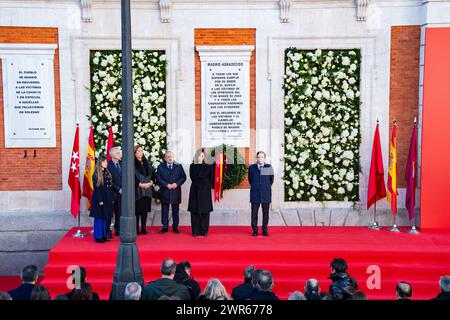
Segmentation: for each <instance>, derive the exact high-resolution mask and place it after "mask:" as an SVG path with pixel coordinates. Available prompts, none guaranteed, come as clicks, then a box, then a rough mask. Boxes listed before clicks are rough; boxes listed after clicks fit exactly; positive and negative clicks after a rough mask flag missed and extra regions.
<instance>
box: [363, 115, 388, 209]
mask: <svg viewBox="0 0 450 320" xmlns="http://www.w3.org/2000/svg"><path fill="white" fill-rule="evenodd" d="M384 197H386V186H385V184H384V168H383V156H382V154H381V143H380V130H379V125H378V123H377V128H376V129H375V135H374V137H373V146H372V161H371V163H370V174H369V187H368V190H367V209H369V208H370V207H371V206H372V204H374V203H375V202H377V201H378V200H380V199H383V198H384Z"/></svg>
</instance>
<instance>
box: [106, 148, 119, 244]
mask: <svg viewBox="0 0 450 320" xmlns="http://www.w3.org/2000/svg"><path fill="white" fill-rule="evenodd" d="M110 155H111V160H109V161H108V170H109V172H110V173H111V176H112V187H113V190H114V232H115V234H116V236H119V234H120V207H121V200H122V161H121V160H122V152H121V151H120V148H119V147H114V148H111V150H110ZM110 225H111V220H109V221H106V228H107V229H108V234H109V227H110Z"/></svg>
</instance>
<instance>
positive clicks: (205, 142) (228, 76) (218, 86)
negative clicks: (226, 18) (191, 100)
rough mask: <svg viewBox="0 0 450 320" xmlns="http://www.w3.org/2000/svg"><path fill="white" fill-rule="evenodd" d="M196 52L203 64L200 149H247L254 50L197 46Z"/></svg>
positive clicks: (243, 47) (250, 47)
mask: <svg viewBox="0 0 450 320" xmlns="http://www.w3.org/2000/svg"><path fill="white" fill-rule="evenodd" d="M197 50H198V51H199V54H200V61H201V63H202V65H201V68H202V87H201V93H202V125H201V127H202V146H204V147H213V146H216V145H218V144H221V143H226V144H232V145H235V146H236V147H249V146H250V69H249V61H250V56H251V51H252V50H253V47H252V46H227V47H223V46H199V47H197ZM221 50H222V51H221Z"/></svg>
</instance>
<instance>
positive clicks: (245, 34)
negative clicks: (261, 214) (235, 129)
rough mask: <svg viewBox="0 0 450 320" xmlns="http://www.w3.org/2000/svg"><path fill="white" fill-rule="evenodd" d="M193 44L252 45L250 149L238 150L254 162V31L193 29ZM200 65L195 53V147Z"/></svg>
mask: <svg viewBox="0 0 450 320" xmlns="http://www.w3.org/2000/svg"><path fill="white" fill-rule="evenodd" d="M194 44H195V46H197V45H210V46H214V45H215V46H225V45H253V46H255V50H253V52H252V55H251V58H250V148H239V149H238V150H239V152H241V153H242V154H243V155H244V156H245V162H246V163H247V164H248V163H253V162H254V161H255V152H256V150H255V128H256V82H255V79H256V78H255V76H256V67H255V58H256V29H254V28H226V29H222V28H217V29H215V28H214V29H208V28H206V29H195V30H194ZM201 112H202V107H201V63H200V56H199V54H198V52H197V51H195V122H196V128H195V147H196V149H198V148H200V147H201V126H200V123H201V119H202V114H201ZM248 187H249V184H248V181H247V178H246V179H245V180H244V181H243V182H242V183H241V185H240V186H239V188H248Z"/></svg>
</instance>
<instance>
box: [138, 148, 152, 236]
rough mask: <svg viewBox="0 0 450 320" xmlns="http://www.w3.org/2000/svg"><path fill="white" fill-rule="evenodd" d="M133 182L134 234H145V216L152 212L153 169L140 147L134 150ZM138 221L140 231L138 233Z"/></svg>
mask: <svg viewBox="0 0 450 320" xmlns="http://www.w3.org/2000/svg"><path fill="white" fill-rule="evenodd" d="M134 159H135V161H134V162H135V182H136V194H135V196H136V233H137V234H147V229H146V225H147V216H148V213H149V212H150V211H151V210H152V196H153V193H152V186H153V178H154V177H153V168H152V165H151V163H150V162H149V161H148V160H147V159H146V158H145V156H144V149H143V148H142V146H136V147H135V148H134ZM139 219H140V220H141V231H139Z"/></svg>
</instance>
